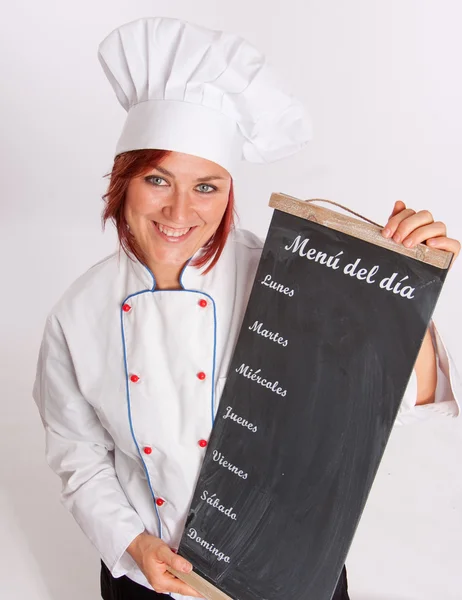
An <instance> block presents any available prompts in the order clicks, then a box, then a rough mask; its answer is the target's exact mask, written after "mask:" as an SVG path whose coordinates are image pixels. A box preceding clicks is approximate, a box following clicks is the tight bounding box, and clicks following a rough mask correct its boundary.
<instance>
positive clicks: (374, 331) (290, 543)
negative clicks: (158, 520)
mask: <svg viewBox="0 0 462 600" xmlns="http://www.w3.org/2000/svg"><path fill="white" fill-rule="evenodd" d="M270 205H271V206H273V207H275V208H276V210H275V211H274V215H273V218H272V221H271V225H270V227H269V231H268V235H267V238H266V242H265V245H264V249H263V253H262V256H261V260H260V263H259V267H258V270H257V274H256V277H255V281H254V284H253V288H252V292H251V296H250V299H249V303H248V306H247V310H246V313H245V317H244V321H243V324H242V328H241V331H240V335H239V339H238V343H237V346H236V349H235V352H234V356H233V359H232V361H231V365H230V369H229V373H228V378H227V382H226V385H225V389H224V391H223V394H222V397H221V401H220V405H219V409H218V412H217V416H216V420H215V425H214V428H213V431H212V435H211V439H210V441H209V445H208V449H207V452H206V455H205V459H204V463H203V466H202V470H201V473H200V476H199V480H198V483H197V487H196V490H195V493H194V498H193V500H192V503H191V507H190V512H189V516H188V519H187V522H186V526H185V530H184V534H183V537H182V540H181V544H180V548H179V554H180V555H182V556H184V557H185V558H186V559H188V560H189V561H190V562H191V563H192V564H193V567H194V572H193V573H192V574H190V575H188V576H185V575H183V574H179V573H176V572H175V574H177V575H178V576H179V577H181V578H182V579H183V580H185V581H188V583H190V584H191V585H193V587H195V588H196V589H197V590H198V591H200V592H201V593H203V595H204V596H206V597H208V598H226V597H228V596H229V597H231V598H234V599H237V600H262V599H268V600H280V599H281V598H290V599H291V600H299V599H300V600H301V599H303V600H305V599H306V600H331V598H332V595H333V592H334V590H335V587H336V583H337V580H338V577H339V575H340V572H341V569H342V567H343V564H344V563H345V560H346V556H347V553H348V550H349V547H350V545H351V542H352V539H353V536H354V533H355V531H356V528H357V525H358V522H359V519H360V517H361V514H362V511H363V509H364V506H365V503H366V500H367V497H368V494H369V491H370V488H371V486H372V483H373V480H374V477H375V475H376V472H377V469H378V467H379V464H380V461H381V458H382V455H383V452H384V450H385V446H386V443H387V441H388V438H389V435H390V432H391V429H392V426H393V422H394V420H395V418H396V415H397V412H398V408H399V405H400V402H401V399H402V396H403V394H404V391H405V389H406V386H407V383H408V380H409V378H410V375H411V372H412V369H413V366H414V363H415V360H416V357H417V354H418V351H419V348H420V346H421V343H422V340H423V337H424V335H425V332H426V329H427V327H428V324H429V321H430V319H431V315H432V312H433V310H434V307H435V304H436V302H437V299H438V296H439V294H440V291H441V288H442V285H443V282H444V279H445V276H446V274H447V270H448V267H449V264H450V261H451V258H452V255H451V254H449V253H446V252H442V251H439V250H431V249H430V248H428V247H427V246H424V245H419V246H418V247H417V248H413V249H409V250H408V249H406V248H404V247H403V246H402V245H398V244H396V243H395V242H393V241H392V240H387V239H385V238H383V236H381V234H380V229H379V228H378V227H375V226H374V225H370V224H367V223H363V222H361V221H359V220H357V219H353V218H351V217H349V216H344V215H342V214H340V213H338V212H335V211H332V210H329V209H325V208H321V207H317V206H314V205H312V204H307V203H305V202H302V201H299V200H296V199H293V198H291V197H289V196H285V195H280V194H273V196H272V198H271V201H270Z"/></svg>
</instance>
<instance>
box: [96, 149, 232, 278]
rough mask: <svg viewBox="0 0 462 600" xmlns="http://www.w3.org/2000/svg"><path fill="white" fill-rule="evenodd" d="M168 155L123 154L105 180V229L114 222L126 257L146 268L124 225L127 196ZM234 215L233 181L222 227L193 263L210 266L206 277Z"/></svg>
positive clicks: (162, 152)
mask: <svg viewBox="0 0 462 600" xmlns="http://www.w3.org/2000/svg"><path fill="white" fill-rule="evenodd" d="M169 154H170V152H169V151H168V150H151V149H146V150H131V151H129V152H123V153H122V154H119V155H118V156H116V158H115V160H114V165H113V167H112V171H111V173H108V174H107V175H105V177H110V181H109V187H108V190H107V192H106V193H105V194H104V196H103V200H104V202H105V204H106V206H105V207H104V210H103V214H102V221H103V229H104V226H105V225H106V222H107V221H108V220H112V222H113V223H114V225H115V227H116V230H117V236H118V238H119V242H120V245H121V247H122V249H123V250H124V252H125V253H126V254H127V255H129V254H130V253H132V254H133V255H134V256H136V258H137V259H138V260H139V261H140V262H142V263H143V264H146V263H147V257H146V256H145V255H144V253H143V251H142V250H141V248H140V247H139V246H138V244H137V243H136V240H135V238H134V236H133V234H132V233H131V232H130V230H129V228H128V225H127V222H126V221H125V216H124V213H125V197H126V192H127V188H128V184H129V183H130V180H131V179H133V178H134V177H138V176H140V175H142V174H143V173H146V172H148V171H149V170H151V169H152V168H154V167H156V166H157V165H159V164H160V163H161V162H162V160H163V159H164V158H165V157H166V156H168V155H169ZM234 213H235V209H234V189H233V180H232V179H231V187H230V190H229V199H228V204H227V206H226V210H225V213H224V215H223V217H222V219H221V222H220V225H219V226H218V229H217V230H216V231H215V233H214V234H213V235H212V237H211V238H210V239H209V240H208V242H207V243H206V244H205V245H204V246H203V247H202V252H201V254H200V256H199V257H198V258H196V259H195V260H194V262H193V263H191V264H192V265H193V266H195V267H203V266H204V265H206V264H207V263H208V262H210V264H209V266H208V267H207V269H206V270H205V271H204V275H205V274H206V273H208V272H209V271H210V270H211V269H212V268H213V267H214V266H215V265H216V263H217V261H218V259H219V258H220V256H221V253H222V252H223V248H224V247H225V244H226V240H227V239H228V235H229V233H230V231H231V229H232V228H233V227H234Z"/></svg>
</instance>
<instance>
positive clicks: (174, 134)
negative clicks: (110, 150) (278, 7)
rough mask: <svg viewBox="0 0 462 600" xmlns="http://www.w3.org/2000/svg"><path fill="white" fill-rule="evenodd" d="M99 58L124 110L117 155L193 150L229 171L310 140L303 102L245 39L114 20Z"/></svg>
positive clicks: (166, 22) (186, 26) (164, 21)
mask: <svg viewBox="0 0 462 600" xmlns="http://www.w3.org/2000/svg"><path fill="white" fill-rule="evenodd" d="M98 58H99V60H100V62H101V65H102V66H103V69H104V72H105V73H106V76H107V78H108V79H109V81H110V83H111V85H112V87H113V89H114V91H115V93H116V95H117V98H118V100H119V102H120V103H121V104H122V106H123V107H124V108H125V110H126V111H127V112H128V115H127V118H126V121H125V125H124V128H123V131H122V135H121V136H120V139H119V141H118V143H117V147H116V156H117V155H118V154H120V153H121V152H126V151H128V150H138V149H145V148H153V149H159V150H174V151H177V152H184V153H186V154H193V155H196V156H200V157H202V158H206V159H208V160H211V161H213V162H216V163H218V164H220V165H221V166H223V167H224V168H225V169H227V170H228V171H230V172H232V171H233V168H234V166H235V165H236V163H237V162H238V161H239V160H240V159H242V158H244V159H246V160H249V161H252V162H257V163H265V162H271V161H274V160H278V159H280V158H284V157H286V156H289V155H291V154H293V153H295V152H297V151H298V150H300V149H301V148H303V146H305V144H306V143H307V142H308V141H309V140H310V139H311V123H310V119H309V117H308V115H307V113H306V112H305V110H304V108H303V106H302V104H301V103H300V102H299V101H298V100H296V99H295V98H294V97H293V96H292V95H290V94H288V93H287V92H285V91H284V90H283V89H282V86H281V85H280V84H279V83H278V82H277V80H276V79H275V76H274V74H273V73H272V71H271V68H270V67H269V66H268V64H267V63H266V61H265V57H264V56H263V55H262V54H261V53H260V52H259V51H258V50H257V49H256V48H254V47H253V46H252V45H251V44H249V43H248V42H247V41H246V40H244V39H242V38H240V37H238V36H236V35H233V34H230V33H225V32H222V31H214V30H211V29H206V28H204V27H200V26H197V25H194V24H191V23H188V22H185V21H181V20H179V19H171V18H165V17H153V18H143V19H138V20H136V21H132V22H130V23H126V24H125V25H122V26H121V27H118V28H117V29H115V30H114V31H112V33H110V34H109V35H108V36H107V37H106V38H105V39H104V40H103V41H102V42H101V44H100V45H99V49H98Z"/></svg>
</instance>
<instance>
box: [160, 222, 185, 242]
mask: <svg viewBox="0 0 462 600" xmlns="http://www.w3.org/2000/svg"><path fill="white" fill-rule="evenodd" d="M152 223H153V225H154V226H155V228H156V230H157V231H158V232H159V233H160V234H161V235H162V237H164V238H167V239H169V240H171V241H174V240H175V241H181V240H182V239H184V238H185V237H187V235H188V234H189V233H190V232H191V231H192V230H193V229H195V227H184V228H182V229H173V228H172V227H167V226H166V225H162V223H157V222H156V221H152Z"/></svg>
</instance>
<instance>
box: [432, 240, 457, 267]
mask: <svg viewBox="0 0 462 600" xmlns="http://www.w3.org/2000/svg"><path fill="white" fill-rule="evenodd" d="M427 246H430V247H431V248H438V250H446V252H452V253H453V254H454V260H455V259H456V258H457V257H458V256H459V253H460V248H461V245H460V242H459V241H458V240H453V239H451V238H448V237H445V236H441V237H433V238H431V239H430V240H427ZM454 260H453V262H454Z"/></svg>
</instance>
